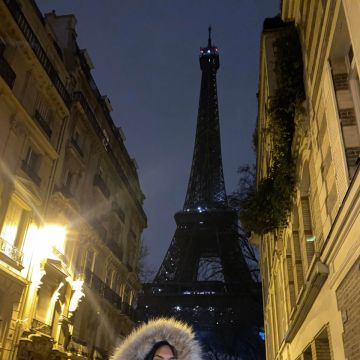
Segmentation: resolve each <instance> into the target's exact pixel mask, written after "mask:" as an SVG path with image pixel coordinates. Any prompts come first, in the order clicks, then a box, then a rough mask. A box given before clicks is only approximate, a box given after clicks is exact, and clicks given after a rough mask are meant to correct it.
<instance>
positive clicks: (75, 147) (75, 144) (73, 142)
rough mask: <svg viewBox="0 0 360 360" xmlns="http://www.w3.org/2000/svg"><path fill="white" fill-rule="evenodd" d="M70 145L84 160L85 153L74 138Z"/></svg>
mask: <svg viewBox="0 0 360 360" xmlns="http://www.w3.org/2000/svg"><path fill="white" fill-rule="evenodd" d="M70 143H71V145H72V147H73V148H74V149H75V150H76V151H77V153H78V154H79V155H80V156H81V157H82V158H83V157H84V152H83V151H82V149H81V147H80V145H79V143H78V142H77V141H76V140H75V139H74V138H71V140H70Z"/></svg>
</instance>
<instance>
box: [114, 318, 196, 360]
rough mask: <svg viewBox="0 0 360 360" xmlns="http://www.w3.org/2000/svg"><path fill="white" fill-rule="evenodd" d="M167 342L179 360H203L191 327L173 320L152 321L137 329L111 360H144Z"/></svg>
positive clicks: (160, 319)
mask: <svg viewBox="0 0 360 360" xmlns="http://www.w3.org/2000/svg"><path fill="white" fill-rule="evenodd" d="M160 341H167V342H168V343H169V344H170V345H171V346H173V347H174V348H175V350H176V352H177V360H201V358H202V357H201V348H200V345H199V343H198V342H197V340H196V339H195V334H194V332H193V331H192V329H191V327H190V326H188V325H187V324H185V323H183V322H180V321H178V320H175V319H173V318H159V319H155V320H150V321H149V322H148V323H147V324H144V325H142V326H140V327H139V328H137V329H135V330H134V331H133V332H132V333H131V334H130V335H129V336H128V337H127V338H126V339H125V340H124V342H123V343H122V344H121V345H120V346H119V347H118V348H117V349H116V350H115V351H114V355H113V356H112V357H111V360H144V359H145V357H146V355H147V354H149V352H150V351H151V350H152V348H153V346H154V345H155V344H156V343H158V342H160Z"/></svg>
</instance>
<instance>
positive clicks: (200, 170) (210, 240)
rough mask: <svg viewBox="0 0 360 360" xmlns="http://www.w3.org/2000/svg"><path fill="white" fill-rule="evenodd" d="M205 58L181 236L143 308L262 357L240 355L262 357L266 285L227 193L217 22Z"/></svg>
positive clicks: (148, 288) (178, 217) (179, 219)
mask: <svg viewBox="0 0 360 360" xmlns="http://www.w3.org/2000/svg"><path fill="white" fill-rule="evenodd" d="M199 60H200V68H201V70H202V79H201V90H200V101H199V110H198V118H197V129H196V137H195V146H194V154H193V160H192V167H191V173H190V179H189V184H188V189H187V194H186V198H185V203H184V207H183V209H182V211H179V212H177V213H176V214H175V221H176V225H177V228H176V231H175V235H174V237H173V239H172V241H171V244H170V247H169V249H168V251H167V253H166V255H165V258H164V260H163V262H162V264H161V266H160V269H159V271H158V273H157V275H156V277H155V279H154V281H153V282H152V283H149V284H144V286H143V292H142V295H141V296H140V297H139V301H138V309H139V313H140V314H141V320H145V321H146V320H147V319H149V318H152V317H156V316H174V317H177V318H179V319H183V320H185V321H188V322H189V323H191V324H192V325H193V326H194V327H195V329H196V330H197V331H198V334H201V335H199V336H200V337H205V338H207V340H208V342H211V343H212V344H214V343H216V342H217V340H219V339H217V340H216V339H214V337H211V335H214V334H220V335H219V336H220V337H221V336H224V334H225V333H227V334H230V335H233V334H236V338H237V339H236V340H237V341H238V342H240V343H241V344H242V345H243V346H244V347H247V346H252V347H254V348H256V349H257V350H256V351H255V356H253V357H245V356H244V357H241V359H247V358H249V359H250V358H251V359H261V358H262V355H261V354H262V351H263V342H262V341H259V329H260V328H261V327H262V323H263V321H262V305H261V290H260V286H259V284H258V283H256V282H254V280H253V278H252V277H251V275H250V271H249V268H248V266H247V263H246V261H245V259H244V256H243V252H242V250H241V246H240V240H239V236H240V234H239V231H238V217H237V212H236V210H234V209H232V208H231V207H230V206H229V204H228V199H227V195H226V190H225V182H224V174H223V166H222V157H221V144H220V127H219V110H218V99H217V86H216V73H217V70H218V69H219V65H220V63H219V52H218V49H217V47H216V46H213V45H212V40H211V27H209V38H208V44H207V46H206V47H203V48H200V57H199ZM205 340H206V339H205ZM260 340H261V339H260ZM205 342H206V341H205ZM219 347H220V348H221V344H219ZM260 348H261V349H260Z"/></svg>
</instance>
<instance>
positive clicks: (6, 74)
mask: <svg viewBox="0 0 360 360" xmlns="http://www.w3.org/2000/svg"><path fill="white" fill-rule="evenodd" d="M0 75H1V76H2V78H3V79H4V80H5V82H6V83H7V84H8V86H9V88H10V89H12V87H13V86H14V82H15V79H16V74H15V72H14V70H13V69H12V68H11V66H10V65H9V64H8V62H7V61H6V60H5V59H4V58H3V57H2V56H0Z"/></svg>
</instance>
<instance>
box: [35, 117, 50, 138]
mask: <svg viewBox="0 0 360 360" xmlns="http://www.w3.org/2000/svg"><path fill="white" fill-rule="evenodd" d="M34 119H35V120H36V122H37V124H38V125H39V126H40V128H41V129H42V130H43V131H44V133H45V134H46V135H47V137H48V138H49V139H50V138H51V134H52V130H51V128H50V126H49V124H48V122H47V121H46V120H45V119H44V118H43V116H42V115H41V114H40V113H39V111H37V110H35V115H34Z"/></svg>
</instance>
